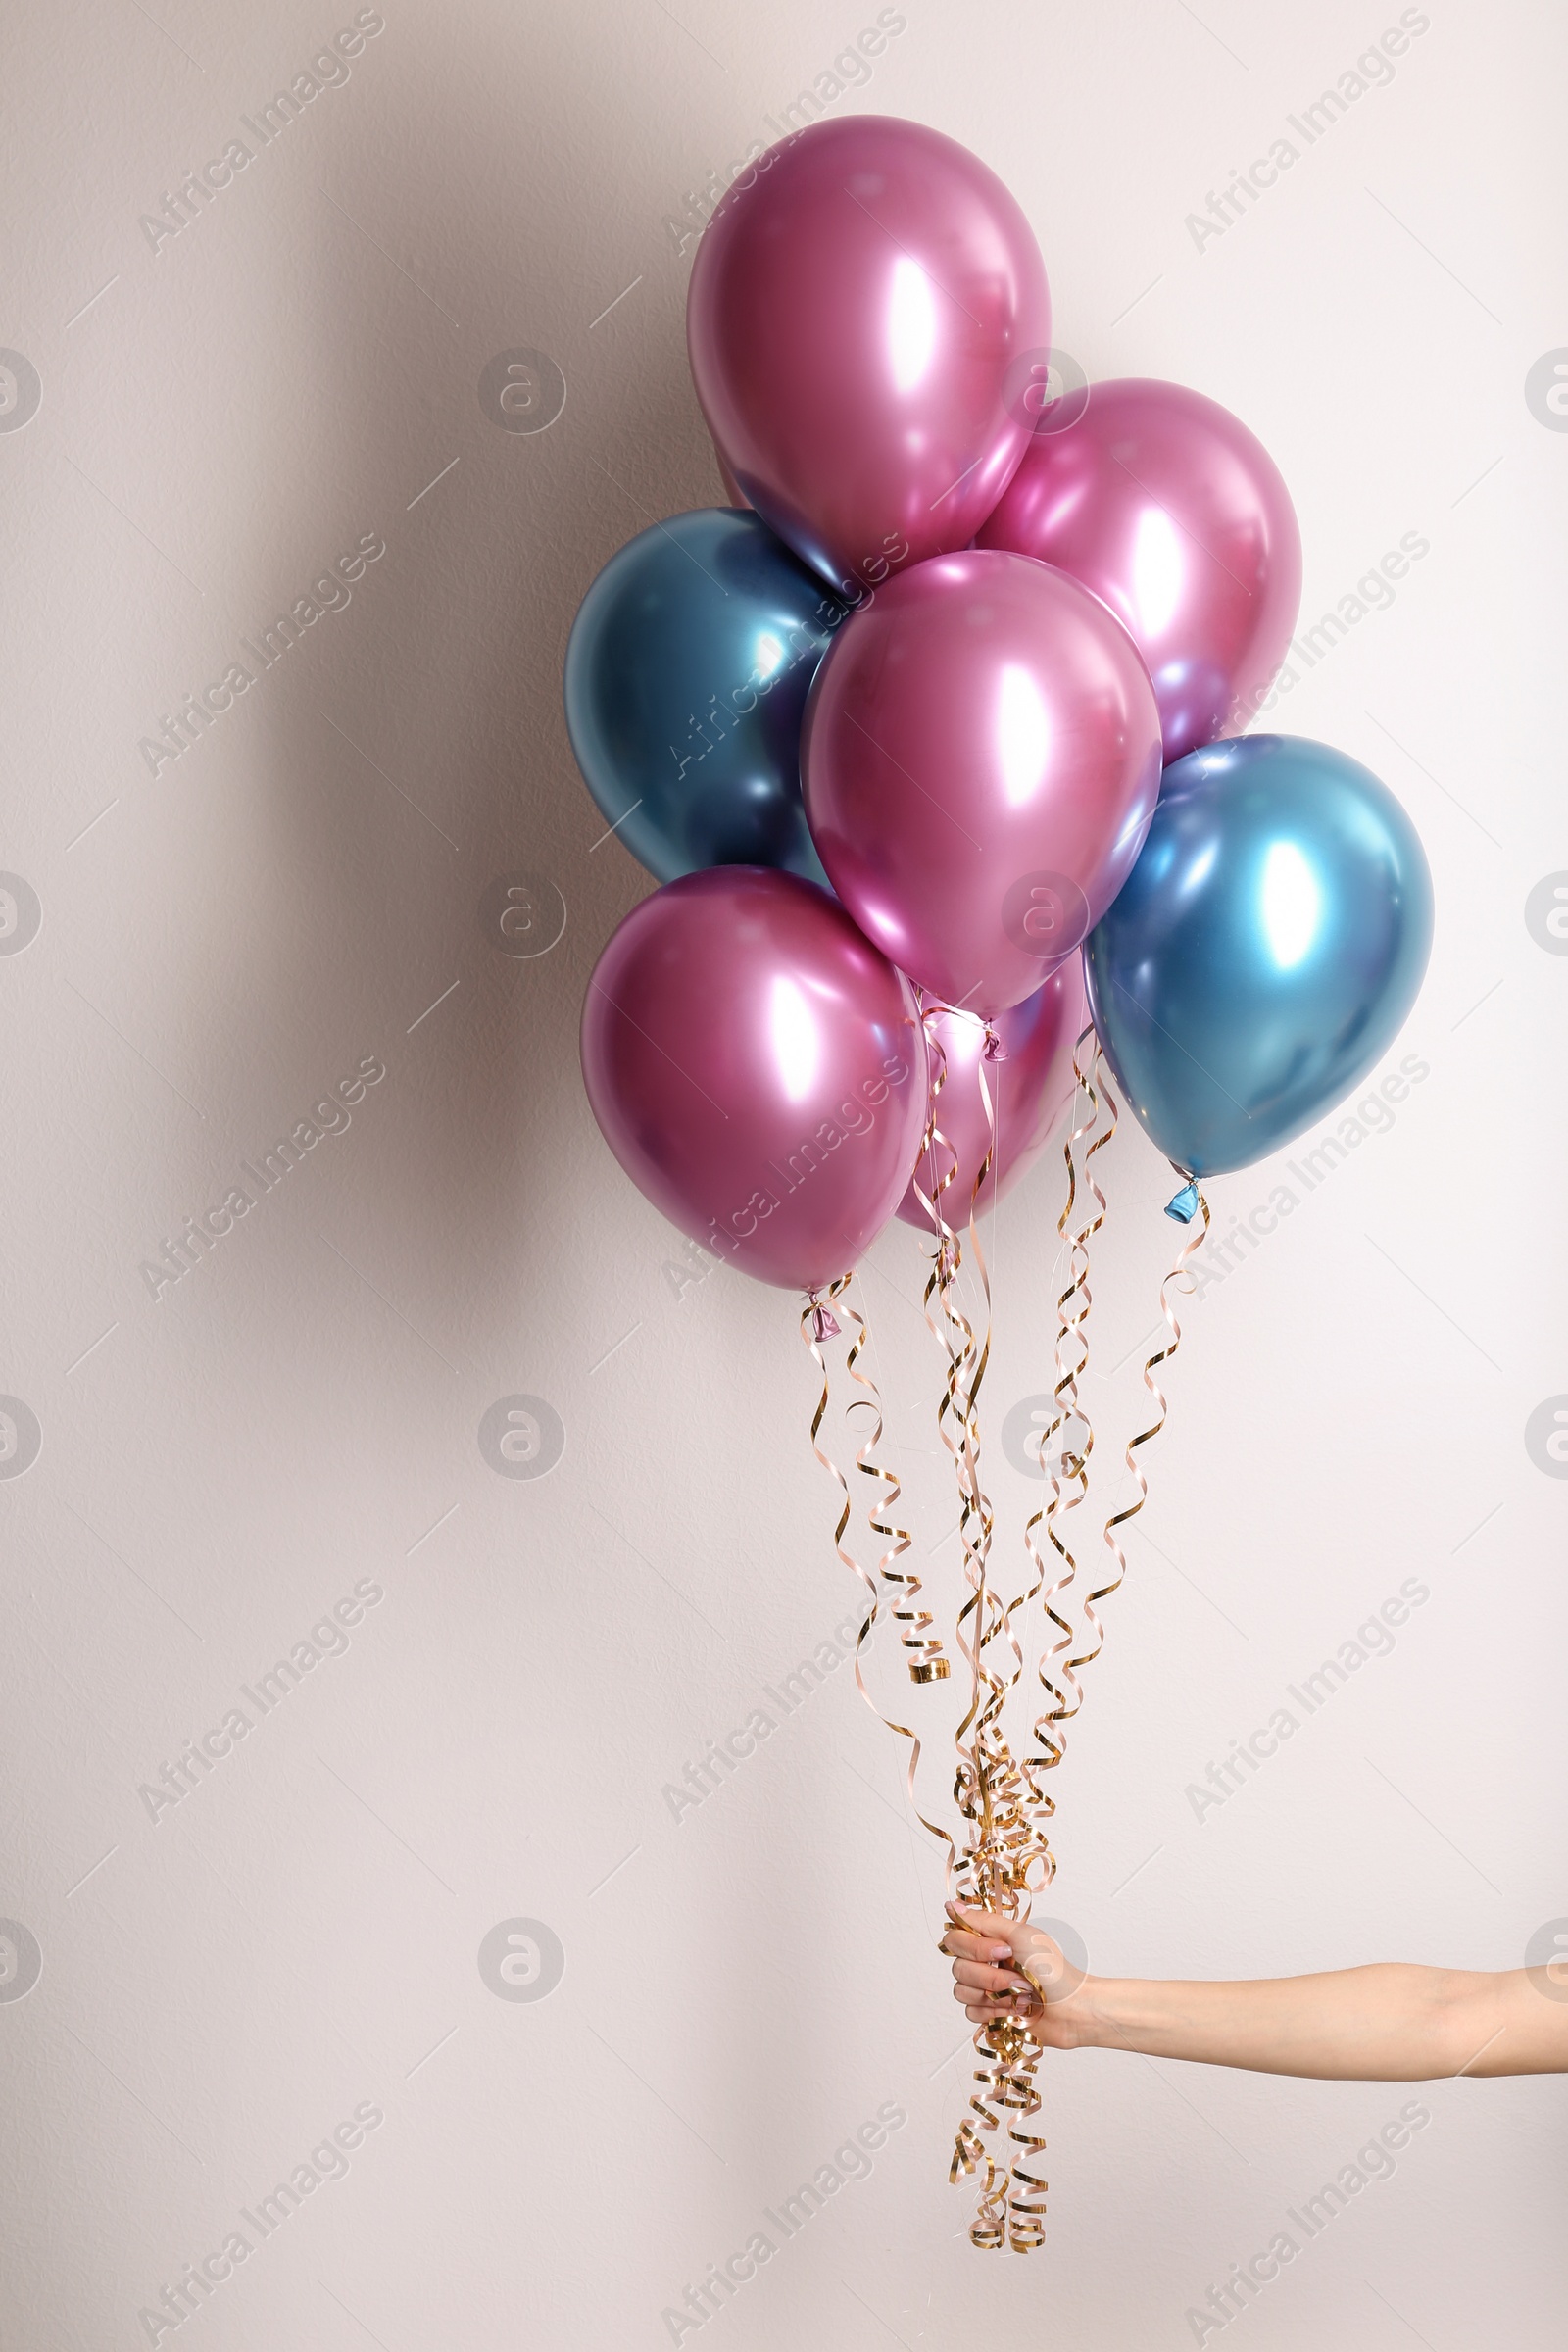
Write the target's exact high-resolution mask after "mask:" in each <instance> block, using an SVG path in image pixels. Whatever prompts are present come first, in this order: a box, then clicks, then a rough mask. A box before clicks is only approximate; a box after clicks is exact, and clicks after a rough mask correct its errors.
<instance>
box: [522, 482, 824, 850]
mask: <svg viewBox="0 0 1568 2352" xmlns="http://www.w3.org/2000/svg"><path fill="white" fill-rule="evenodd" d="M848 611H849V607H848V606H847V605H845V604H843V603H841V601H840V600H839V598H838V597H836V596H834V595H833V594H832V593H831V592H830V591H829V590H828V589H827V588H825V587H824V586H823V584H822V582H821V580H819V579H818V578H817V576H816V574H815V572H814V571H811V570H809V568H808V567H807V565H806V564H803V563H801V561H800V560H799V558H798V557H796V556H794V555H792V554H791V553H790V550H789V549H788V548H787V547H786V546H785V545H784V543H783V541H782V540H780V539H775V538H774V536H773V534H772V532H771V531H770V530H769V529H768V527H767V525H766V524H765V523H764V522H763V521H762V519H761V517H760V515H753V514H750V513H748V512H745V511H743V510H741V509H739V508H735V507H700V508H698V509H697V511H696V512H695V513H693V514H690V515H671V517H670V519H669V520H668V521H667V522H659V523H655V524H654V526H653V528H652V529H651V530H646V531H644V532H643V533H642V534H641V536H640V537H638V538H636V539H633V540H631V541H630V542H629V543H628V544H627V545H626V546H625V547H623V548H622V549H621V550H620V552H619V553H618V555H614V556H612V558H611V560H610V562H609V563H608V564H606V565H605V568H604V570H603V571H602V572H601V573H600V574H599V577H598V578H597V579H596V580H595V581H594V583H593V586H592V587H591V588H590V589H589V591H588V593H587V595H586V596H585V597H584V598H583V600H582V604H581V607H580V608H579V610H578V613H577V617H576V620H575V621H574V622H573V623H572V630H571V640H570V643H569V644H568V646H567V648H566V678H565V692H566V726H567V730H568V732H569V733H570V736H571V748H572V750H573V751H574V752H575V753H576V755H577V764H578V766H579V767H580V768H581V769H582V772H583V775H584V777H585V778H586V779H587V784H588V789H589V791H590V792H591V793H592V794H593V796H594V799H595V800H596V801H597V802H598V804H599V807H600V809H602V810H603V812H604V818H605V822H606V824H607V825H613V826H614V828H615V831H616V833H617V835H618V837H619V839H620V840H621V841H623V842H624V843H625V845H626V847H627V849H628V850H630V852H631V854H632V856H633V857H634V858H640V859H641V860H642V862H643V864H644V865H646V866H647V868H648V870H649V872H650V873H651V874H654V875H656V876H657V877H658V879H659V880H660V881H661V882H673V881H674V880H675V879H676V878H677V877H678V876H679V875H681V874H690V873H695V872H697V871H699V870H700V869H701V868H702V867H704V866H711V865H773V866H781V867H783V868H784V869H785V871H786V872H789V873H792V874H802V875H804V876H805V877H806V879H807V880H808V881H810V882H816V883H819V884H820V885H821V886H822V888H823V889H824V890H825V889H826V888H827V876H826V874H825V873H824V872H823V870H822V867H821V863H820V861H819V860H818V858H817V855H816V851H815V850H814V848H813V847H812V845H811V836H810V834H809V832H808V831H807V828H806V812H805V809H803V808H802V806H801V717H802V713H803V712H804V711H805V708H806V696H807V690H808V688H809V685H810V683H811V680H812V678H813V677H814V676H815V674H816V669H817V664H818V663H819V662H820V661H821V659H822V656H823V655H824V654H825V653H826V651H827V649H828V647H829V645H830V644H831V643H832V641H833V632H834V630H835V629H836V628H837V627H838V625H839V622H840V621H841V620H843V618H844V617H845V614H846V613H848Z"/></svg>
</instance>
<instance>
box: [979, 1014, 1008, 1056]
mask: <svg viewBox="0 0 1568 2352" xmlns="http://www.w3.org/2000/svg"><path fill="white" fill-rule="evenodd" d="M980 1058H981V1060H982V1061H1005V1060H1006V1058H1007V1049H1006V1047H1005V1045H1004V1044H1003V1042H1002V1039H1001V1037H1000V1036H999V1035H998V1033H997V1031H996V1030H995V1029H994V1028H993V1026H992V1024H991V1023H990V1022H989V1021H987V1023H986V1042H985V1044H984V1045H983V1046H982V1047H981V1049H980Z"/></svg>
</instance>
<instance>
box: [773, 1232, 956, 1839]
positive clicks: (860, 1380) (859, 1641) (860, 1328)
mask: <svg viewBox="0 0 1568 2352" xmlns="http://www.w3.org/2000/svg"><path fill="white" fill-rule="evenodd" d="M851 1280H852V1277H851V1276H850V1275H848V1274H841V1275H840V1276H839V1278H838V1280H837V1281H836V1282H834V1283H832V1284H830V1286H829V1288H828V1290H827V1292H826V1294H825V1298H824V1299H820V1300H819V1299H818V1298H817V1297H816V1295H815V1294H814V1293H813V1294H812V1295H810V1296H809V1298H808V1299H807V1300H806V1303H805V1305H804V1306H803V1307H802V1309H801V1336H802V1338H803V1339H804V1340H805V1342H806V1345H807V1347H808V1348H809V1350H810V1354H811V1358H812V1361H813V1362H814V1363H815V1365H816V1368H817V1370H818V1371H819V1372H820V1373H821V1375H822V1394H821V1396H820V1397H818V1398H817V1402H816V1410H815V1412H814V1413H813V1414H812V1416H811V1432H810V1436H811V1451H812V1452H813V1453H814V1454H815V1456H816V1458H817V1460H818V1461H819V1462H820V1463H821V1465H822V1467H823V1469H824V1470H825V1471H826V1472H827V1473H828V1475H829V1477H830V1478H832V1479H833V1481H834V1483H835V1484H836V1485H837V1487H838V1489H839V1492H840V1494H841V1495H843V1498H844V1500H843V1507H842V1509H841V1510H840V1512H839V1517H838V1524H837V1526H836V1527H835V1528H834V1530H833V1544H834V1549H835V1550H836V1551H837V1553H838V1555H839V1558H840V1559H841V1560H842V1561H843V1562H844V1565H845V1566H846V1567H847V1568H853V1569H854V1571H855V1573H856V1575H857V1576H858V1578H859V1580H860V1582H861V1584H862V1585H863V1586H864V1587H865V1589H866V1593H867V1595H868V1596H869V1599H870V1603H871V1606H870V1610H869V1612H868V1613H867V1615H866V1617H865V1620H864V1622H863V1623H862V1625H861V1627H860V1630H859V1632H858V1635H857V1636H856V1641H855V1687H856V1689H857V1690H858V1691H859V1693H860V1696H861V1697H862V1698H863V1699H864V1701H865V1703H866V1705H867V1706H868V1707H869V1708H870V1710H871V1712H872V1714H873V1715H874V1716H875V1717H876V1719H877V1721H878V1722H879V1723H881V1724H883V1725H884V1726H885V1727H886V1728H887V1730H888V1731H890V1732H896V1733H897V1734H898V1735H899V1737H900V1739H902V1740H908V1742H909V1759H908V1765H907V1772H906V1776H905V1779H906V1786H907V1789H908V1794H909V1802H910V1805H911V1806H912V1807H913V1810H914V1817H915V1819H916V1820H917V1821H918V1822H919V1824H920V1827H921V1828H922V1829H923V1830H927V1831H929V1832H930V1835H931V1836H932V1837H933V1838H938V1839H939V1840H940V1841H941V1843H942V1844H943V1845H944V1846H945V1847H946V1848H947V1877H948V1879H949V1881H950V1882H951V1879H952V1875H953V1857H954V1850H955V1849H954V1843H953V1839H952V1838H951V1837H950V1836H949V1834H948V1832H947V1831H946V1830H944V1829H941V1828H939V1827H938V1826H937V1824H936V1823H935V1822H931V1821H927V1819H926V1817H925V1815H924V1814H923V1813H922V1812H921V1811H920V1807H919V1804H918V1802H917V1800H916V1797H915V1774H916V1772H917V1770H918V1768H919V1763H920V1739H919V1735H918V1734H917V1733H916V1732H915V1731H914V1730H913V1729H912V1728H911V1727H910V1726H909V1725H908V1724H905V1723H896V1722H895V1721H894V1719H893V1717H892V1716H891V1715H884V1714H883V1712H882V1710H881V1708H880V1707H879V1706H878V1705H877V1703H876V1700H875V1699H874V1698H873V1697H872V1696H871V1693H870V1691H869V1690H868V1689H867V1687H866V1680H865V1670H864V1667H863V1665H862V1663H861V1655H860V1653H861V1650H862V1648H863V1646H864V1644H865V1642H866V1641H867V1639H868V1638H869V1636H870V1633H871V1629H872V1627H873V1626H874V1625H875V1623H876V1621H877V1616H878V1614H879V1610H880V1602H881V1593H880V1591H879V1588H878V1583H877V1577H878V1576H880V1577H881V1579H882V1580H883V1582H884V1583H887V1584H889V1585H893V1586H895V1587H897V1589H898V1592H899V1594H900V1596H901V1597H904V1598H907V1596H908V1588H909V1587H910V1585H911V1584H912V1585H913V1587H914V1590H915V1592H916V1593H917V1592H918V1590H919V1581H918V1579H917V1578H915V1577H913V1576H912V1574H911V1573H910V1572H909V1571H907V1570H906V1571H903V1572H901V1571H900V1570H898V1569H897V1568H896V1567H895V1566H894V1563H895V1561H897V1560H898V1559H900V1558H901V1557H902V1555H903V1554H904V1553H905V1552H906V1551H907V1550H908V1549H909V1546H910V1542H911V1538H910V1536H909V1534H908V1532H907V1529H904V1528H901V1527H896V1526H895V1525H894V1524H893V1519H892V1513H893V1508H894V1505H895V1504H896V1503H897V1502H898V1500H899V1496H900V1493H901V1488H900V1484H899V1481H898V1478H897V1477H896V1476H895V1474H894V1472H893V1471H891V1470H884V1469H883V1468H882V1467H881V1466H880V1464H879V1463H878V1462H877V1461H876V1460H875V1458H874V1451H873V1449H874V1448H875V1447H876V1446H879V1445H880V1444H881V1442H882V1399H881V1396H880V1393H879V1391H878V1389H877V1385H876V1382H875V1381H874V1380H873V1378H872V1377H871V1374H870V1373H869V1371H861V1369H860V1358H861V1356H862V1355H863V1354H864V1352H865V1349H866V1348H867V1347H868V1346H869V1344H870V1338H871V1333H870V1326H869V1325H868V1323H867V1321H866V1318H865V1315H864V1313H863V1312H862V1311H861V1309H860V1308H859V1307H858V1306H857V1305H856V1304H855V1303H854V1301H853V1300H852V1299H851V1298H850V1296H849V1293H850V1286H851ZM824 1305H825V1306H826V1307H827V1309H828V1310H829V1311H828V1314H827V1316H826V1318H825V1321H826V1325H827V1326H828V1328H823V1323H824V1318H823V1316H822V1313H821V1308H822V1307H823V1306H824ZM835 1305H841V1306H842V1307H843V1309H844V1312H845V1314H846V1315H847V1316H848V1317H849V1320H850V1321H851V1322H852V1323H853V1324H854V1325H855V1337H854V1339H853V1340H852V1341H851V1343H850V1348H849V1354H848V1356H847V1358H846V1367H845V1368H846V1370H847V1371H848V1372H849V1375H850V1378H851V1379H852V1380H853V1381H855V1382H856V1384H857V1386H858V1387H859V1388H860V1389H862V1390H864V1392H865V1394H864V1396H862V1397H856V1398H854V1399H853V1400H852V1404H851V1407H850V1409H851V1410H852V1411H853V1410H854V1408H855V1405H857V1404H858V1405H861V1406H863V1407H866V1408H868V1409H869V1411H870V1413H871V1415H872V1423H873V1426H872V1428H871V1431H870V1434H869V1436H868V1437H867V1438H866V1440H865V1442H864V1444H863V1445H861V1446H858V1447H857V1449H856V1455H855V1460H856V1466H857V1468H858V1470H859V1471H860V1472H862V1473H863V1475H864V1476H865V1477H867V1478H870V1479H872V1480H874V1481H875V1482H877V1483H878V1484H879V1485H881V1486H884V1487H886V1488H887V1489H888V1492H887V1493H886V1494H885V1495H882V1496H881V1498H880V1503H879V1508H878V1509H873V1510H872V1512H871V1514H870V1520H871V1527H872V1529H873V1531H874V1532H875V1533H876V1534H877V1535H882V1536H889V1537H891V1538H892V1542H891V1544H890V1545H889V1548H888V1549H887V1550H886V1551H885V1552H884V1553H883V1554H882V1557H881V1559H880V1560H879V1561H878V1562H877V1571H876V1575H873V1574H872V1573H871V1571H870V1570H869V1569H867V1568H865V1567H863V1566H862V1565H861V1563H860V1562H859V1560H858V1559H857V1558H856V1556H855V1554H854V1553H853V1552H852V1551H849V1550H847V1549H846V1547H845V1543H844V1535H845V1530H846V1529H847V1528H848V1526H849V1523H850V1516H851V1511H852V1507H853V1506H852V1503H851V1500H850V1488H849V1481H848V1480H847V1479H846V1478H845V1476H844V1473H843V1471H842V1470H841V1469H840V1468H839V1466H838V1464H837V1462H836V1461H834V1459H833V1458H832V1456H831V1454H829V1453H827V1452H825V1451H824V1450H823V1447H822V1446H821V1445H820V1444H819V1443H818V1438H819V1433H820V1431H821V1427H822V1423H823V1420H824V1418H825V1417H826V1414H827V1408H828V1399H829V1395H830V1389H831V1383H830V1379H829V1374H828V1368H827V1360H826V1358H825V1357H824V1355H823V1353H822V1346H821V1343H822V1341H823V1340H824V1339H825V1338H827V1337H829V1336H831V1335H833V1334H836V1333H837V1331H838V1329H839V1326H838V1325H837V1323H835V1322H834V1321H833V1318H832V1313H831V1310H832V1308H833V1307H834V1306H835ZM901 1613H903V1612H901V1611H898V1610H895V1612H894V1614H895V1615H896V1616H897V1615H899V1614H901ZM927 1622H929V1620H927ZM939 1646H940V1645H939ZM939 1662H940V1666H941V1670H942V1673H943V1674H944V1675H945V1674H946V1673H947V1670H948V1662H947V1660H946V1658H941V1659H940V1660H939ZM922 1679H927V1680H931V1679H935V1678H933V1677H926V1678H922Z"/></svg>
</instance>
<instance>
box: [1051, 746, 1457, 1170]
mask: <svg viewBox="0 0 1568 2352" xmlns="http://www.w3.org/2000/svg"><path fill="white" fill-rule="evenodd" d="M1431 945H1432V876H1431V873H1430V872H1429V870H1428V867H1427V861H1426V855H1425V853H1424V851H1423V850H1422V847H1421V843H1420V839H1419V837H1418V836H1417V834H1416V831H1415V828H1414V826H1413V825H1412V824H1411V822H1410V820H1409V818H1408V817H1407V816H1406V815H1405V812H1404V810H1403V809H1401V808H1400V806H1399V804H1398V802H1397V800H1396V799H1395V797H1394V795H1393V793H1391V792H1390V791H1389V790H1388V788H1387V786H1386V785H1383V784H1380V783H1379V782H1378V779H1377V777H1376V776H1374V775H1373V774H1372V773H1371V772H1370V770H1369V769H1367V768H1364V767H1362V766H1361V765H1360V764H1359V762H1358V761H1356V760H1348V759H1347V758H1346V757H1345V754H1344V753H1343V752H1335V751H1331V750H1330V749H1329V748H1328V746H1327V745H1326V744H1321V743H1307V742H1305V741H1303V740H1302V739H1301V738H1300V737H1299V736H1293V735H1250V736H1248V737H1246V738H1245V739H1244V740H1243V741H1241V742H1239V743H1227V744H1214V745H1211V746H1210V747H1209V748H1208V749H1207V750H1204V751H1201V752H1190V753H1189V754H1188V756H1187V758H1186V759H1185V760H1177V762H1176V764H1175V765H1174V767H1168V768H1167V769H1166V770H1165V788H1164V791H1163V792H1162V793H1161V795H1160V802H1159V807H1158V809H1156V810H1155V812H1154V821H1153V823H1152V825H1151V827H1150V829H1149V839H1148V841H1147V842H1146V843H1145V844H1144V851H1143V855H1142V857H1141V858H1139V860H1138V863H1137V865H1136V866H1135V867H1134V868H1133V872H1132V878H1131V880H1130V881H1129V882H1128V883H1127V886H1126V888H1125V889H1124V890H1123V891H1122V894H1121V896H1120V898H1119V899H1118V900H1117V901H1116V904H1115V905H1114V906H1113V907H1112V908H1111V910H1110V912H1109V913H1108V914H1107V915H1106V916H1105V918H1104V920H1103V922H1102V923H1101V924H1100V926H1099V928H1098V929H1097V930H1096V931H1094V932H1093V933H1092V934H1091V936H1090V940H1089V944H1088V947H1087V948H1086V950H1085V954H1084V960H1085V963H1086V965H1087V968H1088V979H1089V1001H1090V1008H1091V1010H1092V1012H1093V1014H1094V1018H1095V1026H1096V1028H1097V1030H1098V1031H1099V1033H1100V1040H1101V1043H1102V1045H1103V1047H1104V1049H1105V1054H1106V1058H1107V1059H1108V1061H1109V1063H1110V1066H1111V1069H1112V1071H1113V1073H1114V1074H1115V1077H1116V1078H1117V1080H1118V1081H1119V1083H1120V1086H1121V1090H1122V1093H1123V1094H1124V1095H1125V1096H1126V1098H1127V1101H1128V1102H1129V1103H1131V1105H1132V1108H1133V1111H1134V1113H1135V1114H1136V1116H1137V1118H1138V1120H1139V1123H1140V1125H1141V1126H1143V1127H1144V1129H1145V1130H1146V1131H1147V1133H1148V1134H1149V1135H1150V1136H1152V1139H1153V1141H1154V1142H1155V1143H1156V1144H1157V1145H1158V1146H1159V1149H1160V1150H1161V1152H1164V1153H1165V1154H1166V1155H1167V1157H1169V1158H1170V1159H1172V1160H1174V1161H1175V1163H1176V1165H1177V1166H1178V1167H1179V1168H1182V1169H1184V1170H1185V1171H1186V1172H1187V1173H1188V1174H1190V1175H1193V1176H1217V1175H1220V1174H1223V1173H1224V1172H1225V1171H1226V1170H1228V1169H1232V1168H1245V1167H1247V1166H1248V1165H1249V1164H1250V1162H1251V1161H1252V1160H1254V1159H1261V1158H1262V1157H1263V1156H1264V1154H1265V1153H1267V1152H1274V1151H1277V1150H1278V1149H1279V1147H1280V1146H1281V1145H1282V1144H1288V1143H1289V1142H1290V1140H1291V1138H1292V1137H1293V1136H1297V1135H1299V1134H1300V1133H1301V1130H1302V1129H1303V1128H1305V1127H1309V1126H1311V1124H1312V1122H1313V1121H1314V1119H1317V1118H1319V1117H1320V1116H1321V1115H1322V1113H1323V1112H1324V1111H1325V1110H1327V1109H1329V1108H1330V1107H1331V1105H1332V1104H1334V1103H1337V1102H1339V1100H1340V1099H1341V1097H1342V1096H1343V1095H1346V1094H1348V1092H1349V1090H1350V1089H1351V1088H1352V1087H1353V1086H1354V1085H1355V1084H1356V1082H1357V1081H1358V1080H1359V1079H1361V1078H1363V1077H1364V1076H1365V1075H1366V1073H1367V1071H1368V1070H1369V1069H1371V1067H1372V1065H1373V1063H1374V1062H1376V1061H1377V1060H1378V1058H1379V1057H1380V1055H1381V1054H1384V1053H1385V1052H1386V1051H1387V1049H1388V1047H1389V1046H1390V1045H1391V1044H1392V1043H1393V1041H1394V1039H1395V1037H1396V1036H1397V1033H1398V1030H1399V1027H1400V1025H1401V1023H1402V1022H1403V1020H1404V1017H1405V1015H1406V1013H1407V1012H1408V1011H1409V1009H1410V1006H1411V1005H1413V1004H1414V1002H1415V996H1416V991H1417V990H1418V989H1419V987H1420V985H1421V975H1422V973H1423V972H1424V971H1425V970H1426V964H1427V956H1428V953H1429V952H1430V949H1431Z"/></svg>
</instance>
